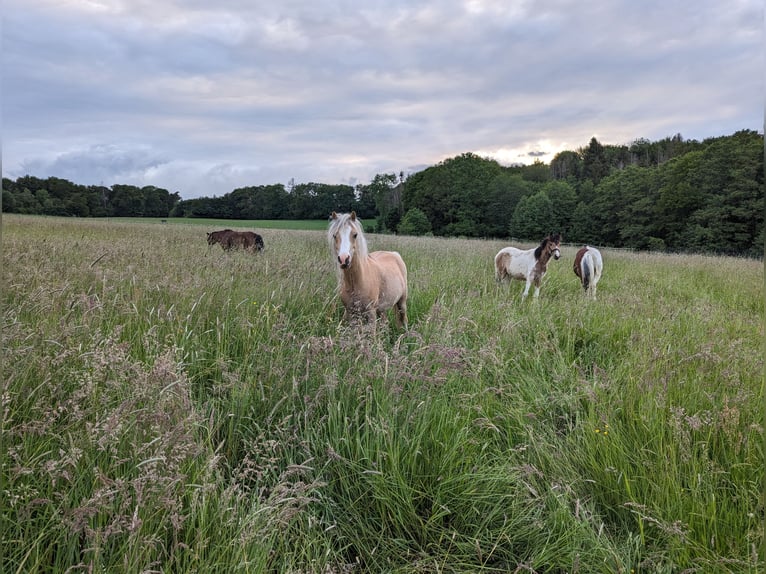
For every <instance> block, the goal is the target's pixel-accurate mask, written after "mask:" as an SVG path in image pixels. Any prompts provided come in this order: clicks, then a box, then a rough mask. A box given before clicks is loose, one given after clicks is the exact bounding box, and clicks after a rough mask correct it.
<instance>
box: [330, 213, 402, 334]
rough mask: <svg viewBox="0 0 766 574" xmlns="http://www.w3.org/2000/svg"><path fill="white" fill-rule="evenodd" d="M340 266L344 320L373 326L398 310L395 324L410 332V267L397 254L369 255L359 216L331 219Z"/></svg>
mask: <svg viewBox="0 0 766 574" xmlns="http://www.w3.org/2000/svg"><path fill="white" fill-rule="evenodd" d="M327 239H328V241H329V244H330V251H331V252H332V255H333V260H334V261H335V262H336V263H337V272H338V290H339V291H340V299H341V301H342V302H343V306H344V307H345V316H346V317H347V318H349V317H362V318H366V319H367V320H368V321H370V322H371V323H373V324H374V322H375V320H376V318H377V317H378V316H381V315H383V313H384V312H385V311H387V310H388V309H391V308H392V307H394V308H395V311H396V324H397V325H398V326H399V327H404V328H405V329H406V328H407V267H406V266H405V264H404V261H403V260H402V257H401V256H400V255H399V254H398V253H397V252H396V251H373V252H372V253H368V251H367V240H366V239H365V237H364V232H363V231H362V224H361V222H360V221H359V219H357V217H356V212H354V211H352V212H351V213H335V212H334V211H333V212H332V215H331V216H330V228H329V230H328V232H327Z"/></svg>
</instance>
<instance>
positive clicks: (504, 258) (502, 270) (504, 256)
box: [495, 251, 511, 281]
mask: <svg viewBox="0 0 766 574" xmlns="http://www.w3.org/2000/svg"><path fill="white" fill-rule="evenodd" d="M510 257H511V256H510V255H508V253H506V252H505V251H501V252H500V253H498V254H497V255H495V280H496V281H502V280H503V279H505V278H506V277H507V276H508V259H509V258H510Z"/></svg>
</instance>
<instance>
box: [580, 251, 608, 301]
mask: <svg viewBox="0 0 766 574" xmlns="http://www.w3.org/2000/svg"><path fill="white" fill-rule="evenodd" d="M603 269H604V261H603V259H601V252H600V251H599V250H598V249H596V248H595V247H591V246H589V245H586V246H585V247H582V248H581V249H580V250H579V251H578V252H577V254H576V255H575V260H574V272H575V275H577V276H578V277H579V278H580V282H581V283H582V287H583V289H585V295H586V296H588V295H590V296H591V297H592V298H593V299H594V300H595V299H596V285H598V281H599V279H601V271H602V270H603Z"/></svg>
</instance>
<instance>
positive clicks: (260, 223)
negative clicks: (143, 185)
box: [112, 217, 327, 231]
mask: <svg viewBox="0 0 766 574" xmlns="http://www.w3.org/2000/svg"><path fill="white" fill-rule="evenodd" d="M112 221H124V222H131V221H132V222H136V223H163V222H166V223H167V224H173V225H178V224H182V225H201V226H204V227H209V228H210V231H213V230H215V229H224V228H227V227H231V228H239V227H244V228H248V229H254V230H258V229H304V230H317V229H327V220H326V219H319V220H314V219H302V220H281V219H198V218H192V217H168V218H166V219H161V218H156V217H124V218H123V217H120V218H112Z"/></svg>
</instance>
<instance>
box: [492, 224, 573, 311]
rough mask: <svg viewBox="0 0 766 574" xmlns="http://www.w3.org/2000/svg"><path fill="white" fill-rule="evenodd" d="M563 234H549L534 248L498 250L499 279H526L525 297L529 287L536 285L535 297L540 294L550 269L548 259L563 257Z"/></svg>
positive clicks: (497, 269)
mask: <svg viewBox="0 0 766 574" xmlns="http://www.w3.org/2000/svg"><path fill="white" fill-rule="evenodd" d="M560 244H561V234H559V233H557V234H556V235H549V236H548V237H546V238H545V239H543V240H542V242H541V243H540V245H538V246H537V247H535V248H533V249H527V250H526V251H522V250H521V249H517V248H515V247H506V248H504V249H501V250H500V251H498V253H497V255H495V278H496V279H497V280H498V281H502V280H503V279H507V278H508V279H518V280H520V281H526V283H527V284H526V287H524V292H523V293H522V294H521V298H522V299H524V298H525V297H526V296H527V294H528V293H529V287H530V286H531V285H534V286H535V297H539V295H540V284H541V283H542V281H543V277H545V272H546V271H547V270H548V261H550V258H551V257H553V258H554V259H558V258H559V257H561V250H560V249H559V245H560Z"/></svg>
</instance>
